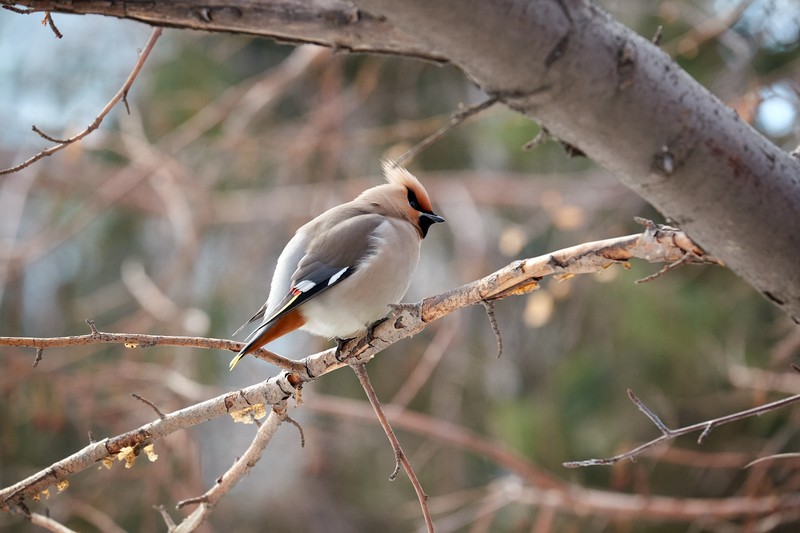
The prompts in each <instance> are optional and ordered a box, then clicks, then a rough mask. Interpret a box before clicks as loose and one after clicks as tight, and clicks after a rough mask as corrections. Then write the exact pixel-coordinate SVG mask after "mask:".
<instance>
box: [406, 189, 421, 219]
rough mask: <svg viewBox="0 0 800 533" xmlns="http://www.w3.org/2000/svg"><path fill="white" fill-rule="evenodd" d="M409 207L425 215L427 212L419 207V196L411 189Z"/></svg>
mask: <svg viewBox="0 0 800 533" xmlns="http://www.w3.org/2000/svg"><path fill="white" fill-rule="evenodd" d="M408 205H410V206H411V207H413V208H414V209H416V210H417V211H419V212H420V213H424V212H425V211H424V210H423V209H422V208H421V207H420V206H419V200H417V195H416V193H414V191H412V190H411V189H408Z"/></svg>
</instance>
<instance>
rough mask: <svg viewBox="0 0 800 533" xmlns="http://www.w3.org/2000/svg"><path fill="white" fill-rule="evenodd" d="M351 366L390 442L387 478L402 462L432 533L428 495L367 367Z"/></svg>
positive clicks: (393, 474) (359, 364)
mask: <svg viewBox="0 0 800 533" xmlns="http://www.w3.org/2000/svg"><path fill="white" fill-rule="evenodd" d="M351 367H352V369H353V371H354V372H355V373H356V376H357V377H358V382H359V383H360V384H361V387H362V388H363V389H364V392H366V393H367V398H368V399H369V403H370V404H371V405H372V409H373V410H374V411H375V416H377V417H378V422H380V424H381V427H382V428H383V431H384V432H385V433H386V436H387V437H388V438H389V442H390V443H391V444H392V449H393V450H394V454H395V461H396V462H395V470H394V472H393V473H392V475H391V476H390V477H389V479H392V480H393V479H395V478H396V477H397V472H398V470H399V464H402V465H403V469H404V470H405V471H406V475H408V479H410V480H411V485H412V486H413V487H414V491H415V492H416V493H417V499H418V500H419V505H420V507H421V508H422V516H423V518H424V519H425V527H427V529H428V532H429V533H433V519H432V518H431V513H430V511H429V510H428V495H427V494H425V491H424V490H423V489H422V485H421V484H420V482H419V479H418V478H417V474H416V473H415V472H414V469H413V468H412V467H411V463H410V462H409V460H408V457H406V454H405V453H404V452H403V448H402V447H401V446H400V441H399V440H398V439H397V435H395V433H394V430H393V429H392V426H391V424H389V419H388V418H386V413H384V412H383V407H381V402H380V400H378V395H377V394H376V393H375V389H374V388H373V387H372V383H371V382H370V380H369V374H367V367H366V365H364V364H362V363H357V364H353V365H351Z"/></svg>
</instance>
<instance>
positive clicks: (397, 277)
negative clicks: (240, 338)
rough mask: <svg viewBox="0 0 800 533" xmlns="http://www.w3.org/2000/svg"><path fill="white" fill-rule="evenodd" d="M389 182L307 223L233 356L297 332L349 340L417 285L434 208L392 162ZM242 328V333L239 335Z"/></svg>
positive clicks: (420, 188)
mask: <svg viewBox="0 0 800 533" xmlns="http://www.w3.org/2000/svg"><path fill="white" fill-rule="evenodd" d="M382 168H383V173H384V176H385V178H386V183H384V184H381V185H377V186H374V187H372V188H370V189H367V190H365V191H364V192H362V193H361V194H360V195H358V196H357V197H356V198H355V199H354V200H352V201H350V202H347V203H344V204H341V205H339V206H336V207H333V208H331V209H329V210H327V211H325V212H324V213H322V214H321V215H319V216H317V217H316V218H314V219H313V220H311V221H310V222H308V223H306V224H305V225H303V226H301V227H300V228H299V229H298V230H297V232H296V233H295V235H294V237H292V238H291V239H290V240H289V242H288V243H287V244H286V247H285V248H284V249H283V251H282V252H281V254H280V256H279V257H278V261H277V264H276V266H275V273H274V274H273V276H272V282H271V283H270V287H269V296H268V297H267V301H266V302H265V303H264V305H262V306H261V308H260V309H259V310H258V311H256V313H255V314H254V315H253V316H252V317H251V318H250V320H248V321H247V322H245V324H243V325H242V327H240V328H239V329H238V330H237V331H236V333H238V332H239V331H241V330H242V329H243V328H245V327H247V326H248V325H249V324H251V323H253V322H255V321H257V320H259V319H261V324H260V325H259V326H258V327H257V328H256V329H255V330H254V331H253V332H252V333H251V334H250V335H248V336H247V338H246V339H245V341H244V342H245V344H244V346H243V347H242V349H241V350H239V353H237V354H236V356H235V357H234V358H233V359H232V360H231V362H230V365H229V366H230V370H233V369H234V368H235V367H236V365H237V364H238V363H239V361H241V359H242V358H243V357H244V356H246V355H247V354H249V353H252V352H254V351H255V350H258V349H259V348H261V347H262V346H264V345H266V344H267V343H269V342H271V341H273V340H275V339H277V338H279V337H282V336H283V335H286V334H287V333H289V332H291V331H294V330H296V329H302V330H305V331H307V332H309V333H311V334H314V335H317V336H321V337H327V338H329V339H332V338H335V339H336V340H337V342H338V343H339V347H338V348H337V349H341V346H342V341H343V340H345V339H349V338H352V337H355V336H357V335H359V334H361V333H364V332H365V331H371V330H370V326H371V325H373V324H374V323H375V322H377V321H379V320H381V319H385V318H386V316H387V315H388V313H389V310H390V306H391V305H393V304H397V303H398V302H400V299H401V298H402V297H403V296H404V295H405V293H406V291H407V290H408V287H409V286H410V284H411V278H412V276H413V274H414V271H415V270H416V268H417V263H418V261H419V254H420V245H421V243H422V240H423V239H424V238H425V236H426V235H427V234H428V229H429V228H430V227H431V226H432V225H433V224H436V223H439V222H444V221H445V220H444V218H442V217H441V216H439V215H437V214H436V213H434V212H433V206H432V205H431V200H430V197H429V196H428V193H427V191H426V190H425V188H424V187H423V186H422V184H421V183H420V182H419V180H418V179H417V178H416V177H415V176H414V175H413V174H412V173H411V172H409V171H408V170H406V169H405V168H403V167H401V166H399V165H398V164H396V163H395V162H393V161H391V160H384V161H383V162H382ZM236 333H234V335H236Z"/></svg>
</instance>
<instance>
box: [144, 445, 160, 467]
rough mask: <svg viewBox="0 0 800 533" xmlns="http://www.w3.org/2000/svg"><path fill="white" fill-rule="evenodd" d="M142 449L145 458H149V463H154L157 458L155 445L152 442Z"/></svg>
mask: <svg viewBox="0 0 800 533" xmlns="http://www.w3.org/2000/svg"><path fill="white" fill-rule="evenodd" d="M142 449H143V450H144V453H145V454H146V455H147V458H148V459H149V460H150V462H151V463H154V462H155V461H156V459H158V455H157V454H156V450H155V447H154V446H153V445H152V444H148V445H147V446H145V447H144V448H142Z"/></svg>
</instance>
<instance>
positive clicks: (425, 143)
mask: <svg viewBox="0 0 800 533" xmlns="http://www.w3.org/2000/svg"><path fill="white" fill-rule="evenodd" d="M499 100H500V99H499V98H498V97H497V96H492V97H489V98H487V99H486V100H484V101H482V102H478V103H477V104H473V105H471V106H467V107H463V105H462V106H461V108H460V109H459V110H458V111H456V112H455V113H453V114H452V115H451V116H450V120H448V121H447V124H445V125H444V126H442V127H441V128H439V129H438V130H436V131H435V132H433V133H431V134H430V135H428V136H427V137H425V138H424V139H423V140H422V141H420V142H418V143H417V144H416V145H414V146H413V147H412V148H411V149H410V150H408V151H407V152H405V153H404V154H402V155H401V156H400V157H398V158H397V159H396V160H395V163H396V164H398V165H401V164H403V162H404V161H406V160H408V159H413V158H414V157H415V156H416V155H417V154H418V153H420V152H421V151H423V150H424V149H426V148H428V147H429V146H430V145H432V144H433V143H435V142H436V141H438V140H439V139H441V138H442V137H444V136H445V135H447V133H448V132H449V131H450V130H452V129H454V128H456V127H458V126H459V125H460V124H461V123H462V122H464V121H465V120H467V119H468V118H469V117H471V116H473V115H477V114H478V113H480V112H481V111H483V110H484V109H488V108H490V107H492V106H493V105H494V104H496V103H497V102H498V101H499Z"/></svg>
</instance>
